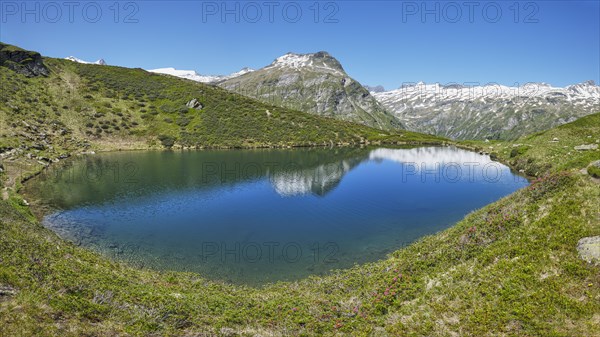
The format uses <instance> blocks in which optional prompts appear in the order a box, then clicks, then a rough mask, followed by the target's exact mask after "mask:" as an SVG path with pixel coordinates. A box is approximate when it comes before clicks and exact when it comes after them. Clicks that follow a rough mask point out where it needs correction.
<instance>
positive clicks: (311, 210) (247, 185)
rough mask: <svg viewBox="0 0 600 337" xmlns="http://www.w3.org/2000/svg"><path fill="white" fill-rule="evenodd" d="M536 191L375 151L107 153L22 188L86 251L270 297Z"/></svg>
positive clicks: (441, 152)
mask: <svg viewBox="0 0 600 337" xmlns="http://www.w3.org/2000/svg"><path fill="white" fill-rule="evenodd" d="M527 184H528V182H527V180H526V179H525V178H523V177H521V176H518V175H516V174H514V173H513V172H511V170H510V169H509V168H508V167H507V166H504V165H502V164H500V163H497V162H494V161H492V160H491V159H490V158H489V156H486V155H480V154H478V153H474V152H470V151H466V150H462V149H457V148H453V147H418V148H368V147H367V148H310V149H308V148H302V149H277V150H275V149H261V150H203V151H128V152H109V153H100V154H94V155H85V156H76V157H73V158H70V159H68V160H65V161H63V162H61V163H59V164H57V165H55V166H53V167H52V168H51V169H48V170H46V171H44V172H43V173H42V174H40V175H39V176H37V177H35V178H33V179H31V180H30V181H28V182H27V183H26V185H25V187H24V189H25V193H26V195H29V196H31V198H34V203H35V204H36V205H38V206H39V207H40V209H43V210H44V212H43V214H45V215H44V216H43V220H42V223H43V225H44V226H45V227H47V228H49V229H51V230H53V231H54V232H56V233H57V234H58V235H59V236H61V237H62V238H64V239H65V240H68V241H71V242H73V243H75V244H77V245H81V246H83V247H86V248H89V249H92V250H94V251H97V252H99V253H101V254H103V255H105V256H108V257H110V258H113V259H116V260H120V261H124V262H126V263H128V264H130V265H133V266H136V267H141V268H151V269H158V270H173V271H189V272H197V273H199V274H200V275H202V276H203V277H206V278H209V279H213V280H218V281H225V282H230V283H234V284H245V285H251V286H260V285H263V284H266V283H272V282H277V281H293V280H298V279H301V278H305V277H307V276H309V275H324V274H327V273H328V272H331V271H332V270H335V269H343V268H348V267H351V266H353V265H355V264H362V263H367V262H372V261H376V260H379V259H383V258H385V257H386V256H387V254H389V253H391V252H393V251H395V250H398V249H400V248H402V247H403V246H406V245H408V244H410V243H411V242H414V241H415V240H418V239H419V238H421V237H423V236H425V235H429V234H433V233H436V232H439V231H441V230H444V229H446V228H448V227H449V226H452V225H453V224H454V223H456V222H457V221H459V220H460V219H462V218H463V217H464V216H465V215H467V214H468V213H469V212H471V211H473V210H475V209H478V208H481V207H483V206H485V205H486V204H489V203H492V202H494V201H496V200H498V199H500V198H502V197H504V196H506V195H508V194H510V193H512V192H514V191H515V190H517V189H520V188H522V187H524V186H526V185H527Z"/></svg>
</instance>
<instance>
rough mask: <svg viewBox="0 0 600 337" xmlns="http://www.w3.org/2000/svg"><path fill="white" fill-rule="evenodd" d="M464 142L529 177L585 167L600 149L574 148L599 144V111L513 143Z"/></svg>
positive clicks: (598, 157) (598, 154)
mask: <svg viewBox="0 0 600 337" xmlns="http://www.w3.org/2000/svg"><path fill="white" fill-rule="evenodd" d="M463 144H466V145H468V146H469V147H473V148H474V149H475V150H478V151H486V152H490V153H491V154H492V156H496V157H497V158H498V159H499V160H502V161H503V162H505V163H507V164H509V165H511V166H512V167H513V168H515V169H517V170H520V171H522V172H523V173H526V174H527V175H529V176H534V177H538V176H540V175H543V174H545V173H547V172H559V171H563V170H568V169H576V168H580V169H583V168H585V167H587V166H588V165H589V164H590V163H591V162H593V161H595V160H600V151H599V150H598V149H595V150H576V149H575V147H578V146H580V145H594V144H595V145H597V147H600V113H596V114H592V115H589V116H586V117H582V118H580V119H578V120H576V121H575V122H572V123H569V124H565V125H562V126H559V127H556V128H554V129H550V130H547V131H543V132H538V133H536V134H533V135H529V136H525V137H521V138H519V139H517V140H515V141H512V142H488V143H484V142H474V141H471V142H463Z"/></svg>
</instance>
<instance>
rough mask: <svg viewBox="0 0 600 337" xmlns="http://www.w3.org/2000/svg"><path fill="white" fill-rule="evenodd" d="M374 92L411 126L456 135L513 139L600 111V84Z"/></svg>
mask: <svg viewBox="0 0 600 337" xmlns="http://www.w3.org/2000/svg"><path fill="white" fill-rule="evenodd" d="M371 94H372V95H373V96H374V97H375V98H376V99H377V100H378V101H379V102H380V103H381V104H382V105H383V106H384V107H385V108H386V109H387V110H388V111H390V112H392V113H394V114H395V115H396V116H397V117H398V118H399V119H400V121H401V122H402V123H404V125H406V127H407V128H408V129H409V130H411V131H418V132H425V133H431V134H435V135H438V136H444V137H449V138H454V139H514V138H518V137H520V136H523V135H526V134H529V133H533V132H537V131H541V130H545V129H550V128H552V127H555V126H557V125H561V124H565V123H568V122H571V121H574V120H576V119H578V118H580V117H583V116H586V115H589V114H592V113H595V112H598V111H600V86H598V85H596V84H595V83H594V82H593V81H587V82H582V83H579V84H574V85H570V86H567V87H563V88H561V87H553V86H551V85H549V84H547V83H528V84H526V85H523V86H518V87H508V86H503V85H498V84H489V85H483V86H469V85H460V84H453V85H445V86H444V85H440V84H438V83H435V84H425V83H423V82H419V83H416V84H409V85H404V86H403V87H401V88H399V89H396V90H391V91H386V92H371Z"/></svg>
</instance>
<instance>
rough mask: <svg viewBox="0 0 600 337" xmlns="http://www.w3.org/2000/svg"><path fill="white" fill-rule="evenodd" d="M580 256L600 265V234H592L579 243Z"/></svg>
mask: <svg viewBox="0 0 600 337" xmlns="http://www.w3.org/2000/svg"><path fill="white" fill-rule="evenodd" d="M577 251H578V252H579V257H581V259H583V260H584V261H587V262H588V263H593V264H594V265H600V236H590V237H587V238H583V239H581V240H579V242H578V243H577Z"/></svg>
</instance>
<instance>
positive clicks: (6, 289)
mask: <svg viewBox="0 0 600 337" xmlns="http://www.w3.org/2000/svg"><path fill="white" fill-rule="evenodd" d="M16 294H17V289H15V288H13V287H11V286H7V285H3V284H0V298H2V297H5V296H6V297H8V296H15V295H16Z"/></svg>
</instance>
